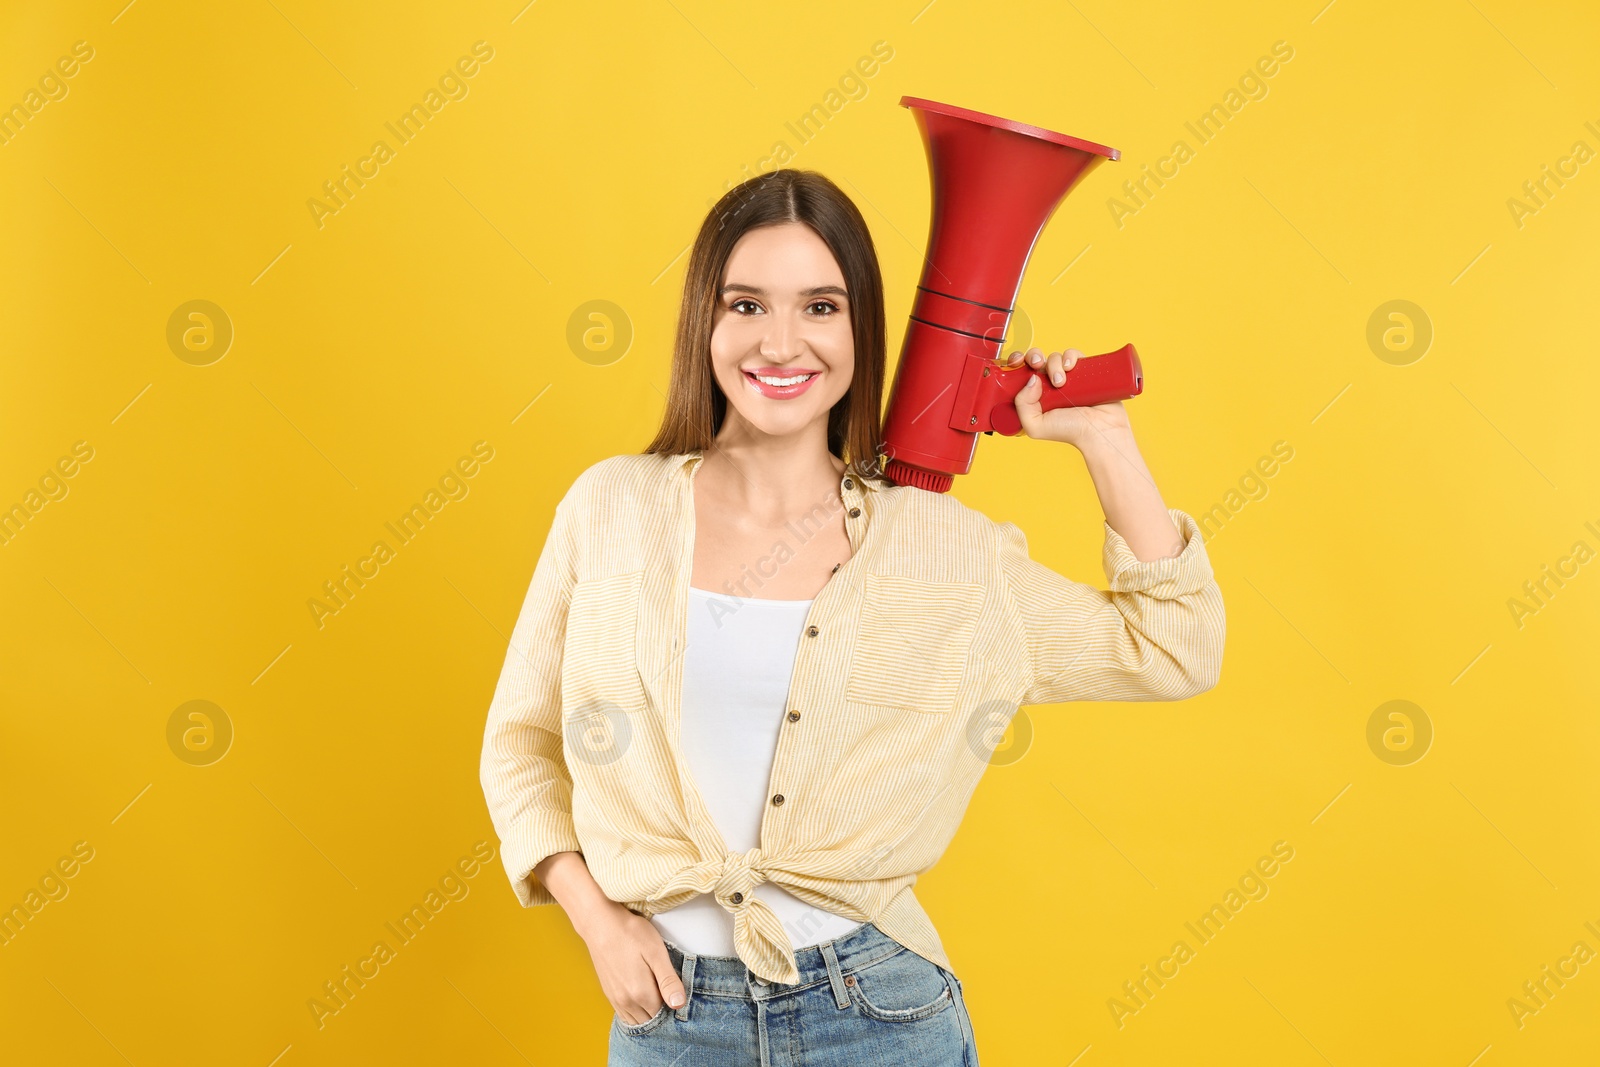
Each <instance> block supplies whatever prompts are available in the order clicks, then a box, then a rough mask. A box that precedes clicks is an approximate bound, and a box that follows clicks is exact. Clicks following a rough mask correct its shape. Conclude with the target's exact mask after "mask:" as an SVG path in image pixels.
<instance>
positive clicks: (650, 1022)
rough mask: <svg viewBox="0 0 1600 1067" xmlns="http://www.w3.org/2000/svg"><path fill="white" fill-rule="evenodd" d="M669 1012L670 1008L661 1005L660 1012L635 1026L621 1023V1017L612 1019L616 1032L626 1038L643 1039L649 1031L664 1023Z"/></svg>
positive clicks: (617, 1016)
mask: <svg viewBox="0 0 1600 1067" xmlns="http://www.w3.org/2000/svg"><path fill="white" fill-rule="evenodd" d="M671 1011H672V1009H671V1008H670V1007H668V1006H667V1005H666V1004H662V1005H661V1010H660V1011H658V1012H656V1013H655V1014H654V1015H652V1016H651V1017H650V1018H648V1019H646V1020H645V1021H644V1022H642V1023H639V1024H638V1025H637V1026H635V1025H632V1024H630V1023H625V1022H623V1021H622V1016H620V1015H614V1016H613V1017H614V1018H615V1020H616V1027H617V1030H618V1032H620V1033H623V1034H626V1035H627V1036H628V1037H643V1036H644V1035H645V1034H648V1033H649V1032H650V1031H652V1030H654V1029H655V1028H656V1027H658V1026H660V1025H661V1024H662V1023H664V1022H666V1021H667V1015H668V1014H670V1013H671Z"/></svg>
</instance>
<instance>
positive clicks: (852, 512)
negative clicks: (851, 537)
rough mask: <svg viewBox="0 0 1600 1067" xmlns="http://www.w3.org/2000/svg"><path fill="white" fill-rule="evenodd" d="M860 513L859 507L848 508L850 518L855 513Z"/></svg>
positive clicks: (855, 514) (854, 515) (853, 516)
mask: <svg viewBox="0 0 1600 1067" xmlns="http://www.w3.org/2000/svg"><path fill="white" fill-rule="evenodd" d="M860 514H861V509H860V508H851V509H850V517H851V518H852V519H853V518H855V517H856V516H857V515H860Z"/></svg>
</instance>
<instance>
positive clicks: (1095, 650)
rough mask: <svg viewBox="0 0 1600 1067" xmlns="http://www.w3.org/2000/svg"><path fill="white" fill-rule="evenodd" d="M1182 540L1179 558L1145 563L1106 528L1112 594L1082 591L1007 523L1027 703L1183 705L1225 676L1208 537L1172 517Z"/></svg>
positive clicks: (1003, 557) (1005, 543)
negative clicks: (1035, 555) (1163, 702)
mask: <svg viewBox="0 0 1600 1067" xmlns="http://www.w3.org/2000/svg"><path fill="white" fill-rule="evenodd" d="M1167 514H1168V515H1170V516H1171V518H1172V521H1173V525H1174V526H1175V527H1176V528H1177V529H1178V530H1180V531H1181V532H1182V534H1183V538H1184V544H1183V550H1182V551H1180V552H1179V553H1178V554H1177V555H1176V556H1171V557H1168V558H1165V559H1157V560H1148V561H1146V560H1140V559H1139V558H1138V557H1137V556H1135V555H1134V554H1133V550H1132V549H1131V548H1129V547H1128V543H1127V542H1126V541H1125V540H1123V538H1122V535H1121V534H1119V533H1117V532H1116V531H1115V530H1113V529H1112V528H1111V524H1110V523H1102V525H1104V527H1105V546H1104V549H1103V551H1102V553H1101V562H1102V565H1103V567H1104V569H1105V574H1106V580H1107V581H1108V583H1109V584H1110V586H1111V588H1110V589H1109V590H1105V589H1097V588H1095V587H1094V586H1091V585H1087V584H1084V583H1082V582H1075V581H1072V580H1071V579H1069V578H1067V577H1065V576H1063V575H1061V574H1058V573H1057V572H1056V571H1054V570H1051V569H1050V568H1049V567H1047V566H1045V565H1044V564H1042V563H1040V562H1039V561H1038V560H1035V559H1032V558H1030V557H1029V556H1028V542H1027V538H1026V537H1025V536H1024V535H1023V533H1022V530H1021V529H1019V528H1018V527H1017V526H1016V524H1015V523H1009V522H1007V523H1000V524H998V529H999V547H998V552H999V558H1000V574H1001V579H1002V583H1003V584H1004V586H1005V588H1006V591H1007V594H1008V598H1009V603H1010V604H1011V605H1012V610H1013V611H1014V612H1015V619H1016V625H1017V627H1018V629H1019V630H1020V633H1019V635H1018V636H1019V637H1021V638H1022V639H1023V644H1024V646H1025V648H1026V656H1027V665H1026V668H1027V669H1026V672H1025V673H1026V679H1027V682H1026V684H1027V690H1026V692H1025V693H1024V695H1023V697H1022V701H1021V702H1022V703H1023V704H1060V703H1064V702H1067V701H1073V700H1181V699H1183V698H1184V697H1191V696H1194V695H1196V694H1198V693H1203V692H1205V691H1206V690H1207V689H1210V688H1211V687H1213V686H1215V685H1216V684H1217V681H1218V680H1219V679H1220V677H1221V674H1222V646H1223V640H1224V637H1225V635H1226V618H1225V615H1224V612H1223V606H1222V590H1221V589H1220V588H1219V587H1218V585H1217V581H1216V578H1215V576H1214V575H1213V574H1212V571H1211V561H1210V560H1209V559H1208V558H1207V556H1206V550H1205V542H1204V539H1203V538H1202V537H1201V535H1200V528H1199V526H1198V524H1196V522H1195V521H1194V519H1193V518H1192V517H1190V515H1189V514H1188V513H1187V512H1183V511H1180V510H1178V509H1176V508H1168V509H1167Z"/></svg>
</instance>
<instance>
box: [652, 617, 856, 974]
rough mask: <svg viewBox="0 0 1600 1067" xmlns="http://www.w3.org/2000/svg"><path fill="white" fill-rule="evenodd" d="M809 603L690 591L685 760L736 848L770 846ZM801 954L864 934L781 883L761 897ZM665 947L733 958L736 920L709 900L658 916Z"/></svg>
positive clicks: (767, 885) (759, 892)
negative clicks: (767, 826)
mask: <svg viewBox="0 0 1600 1067" xmlns="http://www.w3.org/2000/svg"><path fill="white" fill-rule="evenodd" d="M810 608H811V601H810V600H756V599H752V598H748V597H746V598H739V597H730V596H724V595H722V594H720V593H712V592H710V591H708V590H704V589H695V588H693V587H692V586H691V587H690V589H689V626H688V643H687V646H686V648H685V650H684V663H683V729H682V744H683V758H684V762H685V764H686V765H687V766H688V769H689V774H690V777H691V778H692V779H693V780H694V784H695V786H696V787H697V788H698V789H699V791H700V795H701V797H703V798H704V799H705V802H706V807H707V808H708V809H709V810H710V813H711V819H712V822H714V823H715V824H716V827H717V830H718V831H720V832H721V834H722V838H723V840H724V841H725V842H726V843H727V845H728V848H729V849H730V850H731V851H734V852H744V851H746V850H748V849H752V848H755V847H757V846H758V845H760V843H761V840H760V838H761V815H762V812H764V811H765V810H766V807H767V784H768V779H769V778H770V777H771V775H772V759H773V756H774V754H775V753H776V750H777V746H778V733H779V731H780V730H782V729H783V722H784V715H785V713H786V712H787V711H788V708H787V707H786V706H785V704H786V702H787V700H788V697H789V681H790V676H791V675H792V674H793V673H794V660H795V656H796V654H797V653H798V652H799V645H800V632H801V629H802V628H803V627H804V626H805V620H806V614H807V613H808V611H809V610H810ZM753 893H754V895H755V896H757V897H759V898H760V899H761V900H762V901H763V902H765V903H766V905H767V906H768V907H770V908H771V909H772V911H773V913H774V914H776V915H777V917H778V919H779V921H780V922H782V923H783V927H784V929H785V930H787V931H788V933H789V939H790V942H791V943H792V944H793V946H794V947H795V948H803V947H805V946H807V945H815V944H820V943H821V942H823V941H828V940H831V939H833V938H836V937H841V936H843V935H844V934H848V933H849V932H851V931H852V930H854V929H856V928H857V927H858V926H860V925H861V924H860V923H858V922H856V921H855V920H853V919H847V918H845V917H844V916H842V915H836V914H834V913H833V912H829V911H824V910H822V909H819V908H814V907H812V906H811V905H810V904H807V903H805V902H804V901H802V900H800V899H799V898H798V897H796V896H795V895H794V894H792V893H790V892H789V891H788V890H786V889H784V888H782V887H781V886H778V885H776V884H774V883H772V882H762V883H761V884H760V885H758V886H756V887H755V889H754V890H753ZM650 921H651V922H652V923H654V924H655V927H656V930H657V931H658V932H659V933H660V934H661V936H662V937H664V938H666V939H667V940H669V941H671V942H673V943H674V944H676V945H677V946H678V947H679V948H680V949H682V950H683V951H685V952H687V953H690V954H691V955H696V956H734V955H737V953H736V952H735V951H734V945H733V916H732V915H731V914H729V912H728V911H727V910H726V909H724V908H723V907H722V905H721V904H719V903H717V901H716V900H715V899H713V898H712V897H711V896H710V894H707V893H702V894H700V895H699V896H697V897H694V898H692V899H690V900H688V901H685V902H684V903H682V904H680V905H678V906H677V907H675V908H669V909H668V910H666V911H663V912H661V913H659V914H657V915H654V916H651V920H650Z"/></svg>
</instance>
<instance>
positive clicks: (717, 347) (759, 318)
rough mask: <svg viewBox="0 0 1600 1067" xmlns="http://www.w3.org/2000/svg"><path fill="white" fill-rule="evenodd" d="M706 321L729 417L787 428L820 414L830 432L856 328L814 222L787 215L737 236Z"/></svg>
mask: <svg viewBox="0 0 1600 1067" xmlns="http://www.w3.org/2000/svg"><path fill="white" fill-rule="evenodd" d="M711 321H712V324H711V368H712V373H713V374H714V375H715V377H716V380H717V384H718V385H720V386H721V387H722V391H723V393H724V394H726V396H727V398H728V419H727V422H728V423H730V424H731V423H732V422H733V420H734V419H740V420H742V421H743V422H745V423H748V424H749V426H750V427H751V428H753V429H754V430H756V431H757V432H759V433H763V434H769V435H771V436H774V437H783V436H788V435H791V434H795V433H798V432H800V431H801V430H804V429H805V428H807V427H809V426H811V425H813V424H814V423H817V422H818V421H820V422H821V425H822V429H823V439H824V440H826V437H827V419H828V412H829V411H830V410H831V409H832V408H833V406H834V405H835V404H836V403H838V402H839V400H840V398H842V397H843V396H844V394H845V392H846V391H847V390H848V389H849V388H850V379H851V377H852V376H853V374H854V373H855V362H856V359H855V335H854V333H853V332H852V330H851V326H850V301H849V298H848V294H847V293H846V292H845V284H844V274H843V273H842V272H841V271H840V270H839V264H838V263H837V262H835V261H834V258H833V253H832V252H830V251H829V250H828V246H827V244H826V243H825V242H824V241H823V240H822V238H821V237H818V236H817V233H816V231H815V230H813V229H812V228H811V227H809V226H807V225H805V224H804V223H800V222H785V223H779V224H776V225H771V226H760V227H757V228H756V229H753V230H751V231H750V232H749V233H746V234H745V235H744V236H743V237H741V238H739V240H738V242H737V243H735V244H734V246H733V251H732V253H731V254H730V255H729V256H728V264H727V267H726V269H725V270H724V271H723V275H722V281H721V288H720V290H719V292H718V293H717V304H716V310H715V311H714V312H713V313H712V320H711ZM758 375H759V378H761V379H767V380H766V381H765V382H763V381H761V380H759V379H758ZM807 376H809V377H807ZM791 379H805V380H803V381H797V382H791Z"/></svg>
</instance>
